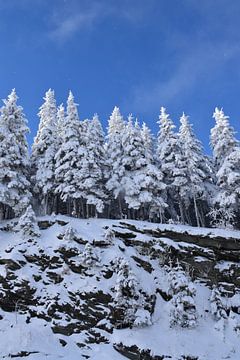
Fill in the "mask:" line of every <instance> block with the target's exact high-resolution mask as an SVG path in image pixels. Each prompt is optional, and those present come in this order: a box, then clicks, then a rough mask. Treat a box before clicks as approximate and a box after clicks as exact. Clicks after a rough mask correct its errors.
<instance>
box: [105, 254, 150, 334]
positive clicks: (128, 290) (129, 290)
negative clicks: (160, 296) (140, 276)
mask: <svg viewBox="0 0 240 360" xmlns="http://www.w3.org/2000/svg"><path fill="white" fill-rule="evenodd" d="M116 263H117V265H118V266H117V267H118V272H117V279H116V285H115V287H114V298H113V309H112V310H113V318H114V321H115V326H116V327H117V328H123V327H126V326H144V325H150V323H151V320H150V314H147V313H146V312H145V311H144V299H143V296H142V294H141V293H140V291H139V290H140V286H139V283H138V281H137V278H136V276H135V274H134V273H133V272H132V270H131V268H130V266H129V263H128V262H127V261H126V260H125V259H123V258H120V259H118V260H116Z"/></svg>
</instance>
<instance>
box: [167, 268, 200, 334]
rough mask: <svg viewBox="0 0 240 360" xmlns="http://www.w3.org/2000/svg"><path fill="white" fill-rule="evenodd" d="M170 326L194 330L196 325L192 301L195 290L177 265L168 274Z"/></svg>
mask: <svg viewBox="0 0 240 360" xmlns="http://www.w3.org/2000/svg"><path fill="white" fill-rule="evenodd" d="M169 294H170V295H171V296H172V299H171V302H170V325H171V326H172V327H174V326H181V327H184V328H194V327H196V325H197V311H196V305H195V301H194V297H195V295H196V290H195V288H194V286H193V285H192V284H191V282H190V281H189V279H188V277H187V275H186V274H185V272H184V271H183V269H182V268H181V266H180V265H179V263H177V267H176V269H173V268H171V269H170V273H169Z"/></svg>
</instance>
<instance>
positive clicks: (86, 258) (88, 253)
mask: <svg viewBox="0 0 240 360" xmlns="http://www.w3.org/2000/svg"><path fill="white" fill-rule="evenodd" d="M81 261H82V263H83V265H85V266H87V267H92V266H94V265H96V264H97V263H99V261H100V260H99V257H98V255H97V254H96V252H95V251H94V248H93V246H92V245H91V244H90V243H89V242H88V243H87V244H86V245H85V247H84V250H83V252H82V254H81Z"/></svg>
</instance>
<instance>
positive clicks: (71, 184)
mask: <svg viewBox="0 0 240 360" xmlns="http://www.w3.org/2000/svg"><path fill="white" fill-rule="evenodd" d="M81 136H82V128H81V124H80V121H79V117H78V111H77V104H76V103H75V102H74V96H73V94H72V92H71V91H70V92H69V96H68V100H67V114H66V117H65V122H64V126H63V128H62V141H61V144H60V147H59V149H58V151H57V153H56V155H55V161H56V165H55V178H56V185H57V186H56V193H57V194H58V195H59V196H60V198H61V200H62V201H63V202H65V203H66V204H67V214H69V215H70V214H72V213H74V214H77V213H79V209H78V206H79V202H80V200H81V199H82V197H83V193H82V191H81V189H80V186H79V178H80V177H81V172H82V162H81V159H82V157H83V155H84V153H85V151H86V149H85V148H84V147H83V145H82V139H81Z"/></svg>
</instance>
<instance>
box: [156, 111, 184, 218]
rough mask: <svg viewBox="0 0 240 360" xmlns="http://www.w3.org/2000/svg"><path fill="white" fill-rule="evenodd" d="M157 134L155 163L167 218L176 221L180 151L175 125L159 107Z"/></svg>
mask: <svg viewBox="0 0 240 360" xmlns="http://www.w3.org/2000/svg"><path fill="white" fill-rule="evenodd" d="M158 123H159V132H158V138H157V150H156V161H157V164H158V167H159V169H160V170H161V172H162V174H163V183H164V184H166V186H167V188H166V194H167V195H166V196H167V204H168V209H169V211H168V216H172V217H173V218H175V220H176V219H177V213H176V210H175V206H176V203H178V202H179V198H178V196H177V190H176V186H178V182H177V183H176V185H175V183H174V182H175V181H176V178H177V177H179V176H180V175H181V171H180V170H179V167H181V166H182V164H181V163H180V161H181V154H180V149H179V146H178V139H177V134H176V133H175V131H174V129H175V125H174V124H173V122H172V120H171V119H170V117H169V115H168V114H167V113H166V109H165V108H164V107H161V110H160V116H159V121H158Z"/></svg>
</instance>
